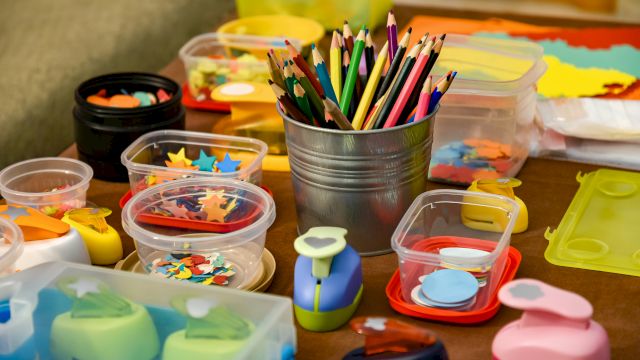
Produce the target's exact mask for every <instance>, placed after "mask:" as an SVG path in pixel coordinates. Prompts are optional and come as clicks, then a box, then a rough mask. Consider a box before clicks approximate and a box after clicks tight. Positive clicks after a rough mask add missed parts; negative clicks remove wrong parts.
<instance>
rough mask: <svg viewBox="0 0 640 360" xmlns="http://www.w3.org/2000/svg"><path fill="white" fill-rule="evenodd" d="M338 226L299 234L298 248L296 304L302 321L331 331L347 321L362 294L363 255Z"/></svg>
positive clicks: (313, 327)
mask: <svg viewBox="0 0 640 360" xmlns="http://www.w3.org/2000/svg"><path fill="white" fill-rule="evenodd" d="M346 234H347V230H345V229H343V228H338V227H314V228H311V229H310V230H309V231H307V232H306V233H305V234H303V235H301V236H299V237H298V238H297V239H296V241H295V242H294V244H293V245H294V248H295V249H296V251H297V252H298V253H299V254H300V256H298V260H297V261H296V265H295V273H294V288H293V304H294V311H295V314H296V318H297V319H298V322H299V323H300V325H301V326H302V327H303V328H305V329H307V330H311V331H330V330H333V329H337V328H338V327H340V326H342V325H343V324H345V323H346V322H347V321H349V319H350V318H351V316H352V315H353V313H354V312H355V310H356V309H357V307H358V304H359V303H360V299H361V297H362V289H363V283H362V266H361V262H360V255H358V253H357V252H356V251H355V250H354V249H353V248H352V247H351V246H349V245H347V241H346V240H345V238H344V236H345V235H346Z"/></svg>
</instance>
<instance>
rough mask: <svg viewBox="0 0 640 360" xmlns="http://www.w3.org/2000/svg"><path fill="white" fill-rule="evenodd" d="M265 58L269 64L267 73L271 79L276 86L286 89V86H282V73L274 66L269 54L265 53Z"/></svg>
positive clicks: (274, 63)
mask: <svg viewBox="0 0 640 360" xmlns="http://www.w3.org/2000/svg"><path fill="white" fill-rule="evenodd" d="M267 58H268V62H269V73H270V74H271V79H272V80H273V81H274V82H275V83H276V84H278V86H280V87H283V88H284V87H286V85H285V84H284V78H283V77H282V71H280V67H279V66H278V65H277V64H276V62H275V60H274V59H273V57H272V56H271V54H270V53H267Z"/></svg>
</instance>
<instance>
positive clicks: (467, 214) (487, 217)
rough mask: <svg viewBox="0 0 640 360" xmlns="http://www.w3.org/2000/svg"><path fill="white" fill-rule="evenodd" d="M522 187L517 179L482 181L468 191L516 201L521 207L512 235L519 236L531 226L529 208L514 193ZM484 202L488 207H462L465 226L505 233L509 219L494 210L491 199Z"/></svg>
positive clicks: (476, 182) (502, 212)
mask: <svg viewBox="0 0 640 360" xmlns="http://www.w3.org/2000/svg"><path fill="white" fill-rule="evenodd" d="M520 185H522V181H520V180H518V179H515V178H499V179H481V180H475V181H473V183H472V184H471V186H469V188H468V189H467V191H470V192H483V193H489V194H495V195H502V196H506V197H508V198H509V199H512V200H514V201H515V202H516V203H517V204H518V205H519V207H520V211H519V212H518V218H517V219H516V222H515V225H514V226H513V231H512V233H514V234H517V233H521V232H524V231H526V230H527V227H528V226H529V214H528V211H527V206H526V205H525V204H524V201H522V199H520V198H519V197H517V196H516V195H515V193H514V191H513V189H514V188H516V187H518V186H520ZM482 202H483V203H486V205H487V206H469V205H467V206H463V207H462V221H463V223H464V225H465V226H467V227H470V228H472V229H477V230H483V231H496V232H502V231H504V226H505V224H506V223H508V221H507V219H505V215H504V211H498V210H493V209H492V204H491V200H489V199H482Z"/></svg>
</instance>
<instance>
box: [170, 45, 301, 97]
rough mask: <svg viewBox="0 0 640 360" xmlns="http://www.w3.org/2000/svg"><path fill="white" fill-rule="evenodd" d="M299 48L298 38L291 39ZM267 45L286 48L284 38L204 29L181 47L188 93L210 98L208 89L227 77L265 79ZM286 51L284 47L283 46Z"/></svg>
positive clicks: (264, 80) (234, 79)
mask: <svg viewBox="0 0 640 360" xmlns="http://www.w3.org/2000/svg"><path fill="white" fill-rule="evenodd" d="M290 41H291V42H292V44H293V45H294V46H295V47H296V48H297V49H300V43H299V41H297V40H295V39H290ZM269 49H274V50H285V43H284V38H279V37H263V36H251V35H233V34H220V33H206V34H201V35H198V36H196V37H194V38H192V39H191V40H189V41H188V42H187V43H186V44H184V45H183V46H182V48H180V51H179V53H178V54H179V56H180V59H181V60H182V62H183V64H184V70H185V73H186V75H187V76H186V78H187V84H188V86H189V93H190V94H191V96H192V97H193V98H194V99H196V100H197V101H205V100H210V94H211V91H212V90H213V89H214V88H215V87H216V86H218V85H221V84H224V83H226V82H228V81H252V82H258V83H266V81H267V79H269V78H270V77H269V65H268V64H267V61H266V54H267V52H269ZM285 51H286V50H285Z"/></svg>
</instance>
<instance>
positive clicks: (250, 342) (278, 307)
mask: <svg viewBox="0 0 640 360" xmlns="http://www.w3.org/2000/svg"><path fill="white" fill-rule="evenodd" d="M64 280H73V281H92V282H98V283H100V284H103V285H106V287H108V288H109V289H110V290H111V291H112V292H113V293H115V294H117V295H119V296H122V297H123V298H125V299H127V300H129V301H131V302H132V303H134V304H137V305H142V306H143V307H144V308H146V311H147V312H148V313H149V315H150V317H151V319H152V320H153V326H152V327H154V328H155V330H156V331H157V335H158V340H159V349H160V350H159V352H158V354H157V356H156V357H155V359H160V358H166V355H167V354H166V353H163V351H164V350H166V348H163V345H164V343H165V341H166V340H167V339H168V338H169V336H170V335H171V334H172V333H174V332H176V331H179V330H181V329H184V328H185V325H186V321H187V320H186V317H185V316H184V315H182V314H180V313H179V312H177V311H176V310H175V309H174V308H173V307H172V306H171V302H172V301H173V300H174V299H176V298H177V297H186V298H187V299H202V300H205V301H210V302H212V303H213V304H215V306H223V307H225V308H226V309H228V310H230V311H232V312H233V313H235V314H236V315H238V316H240V317H241V318H243V319H245V320H246V321H248V322H250V323H251V324H252V325H253V327H252V331H251V333H250V334H249V336H248V337H247V338H245V339H244V340H242V341H243V344H242V347H240V348H238V349H237V351H236V352H235V354H234V355H233V356H225V358H232V359H249V358H250V359H273V360H275V359H282V358H292V356H293V354H294V353H295V348H296V331H295V327H294V325H293V313H292V311H291V309H292V306H291V299H288V298H285V297H279V296H273V295H265V294H256V293H249V292H244V291H234V290H229V289H224V288H221V287H215V286H210V287H205V286H199V285H193V284H187V283H180V282H174V281H166V280H164V279H156V278H150V277H149V276H145V275H140V274H134V273H128V272H124V271H116V270H111V269H103V268H96V267H91V266H85V265H78V264H71V263H64V262H51V263H47V264H41V265H38V266H36V267H33V268H30V269H28V270H25V271H22V272H18V273H15V274H12V275H10V276H6V277H3V278H1V279H0V288H3V289H7V288H10V291H12V292H13V296H11V300H10V303H11V305H10V306H11V319H10V320H8V321H6V322H4V323H3V324H1V326H0V359H16V358H19V359H23V358H39V359H51V358H52V354H51V352H50V349H51V348H52V346H56V345H54V344H53V340H52V337H51V334H52V326H53V323H54V321H56V320H58V319H57V318H58V317H59V315H61V314H62V313H65V312H68V311H69V310H70V309H71V308H72V300H71V299H70V298H68V297H67V296H65V295H64V293H63V292H62V291H60V290H59V289H58V286H59V284H60V282H61V281H64ZM137 305H136V306H137ZM100 319H101V318H98V319H97V321H101V320H100ZM79 320H80V321H79V322H85V321H87V320H91V319H79ZM86 324H87V323H86V322H85V323H84V325H82V326H83V327H84V326H85V325H86ZM87 328H90V327H89V326H87ZM125 331H126V329H125ZM72 332H73V331H72ZM65 335H66V334H65ZM138 335H141V336H142V335H144V334H138ZM68 336H72V335H71V334H69V335H68ZM100 341H102V340H100ZM104 341H106V342H111V341H112V339H104ZM198 341H199V340H198ZM95 356H96V357H95V358H97V357H98V356H100V358H105V356H106V355H105V354H95Z"/></svg>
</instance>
